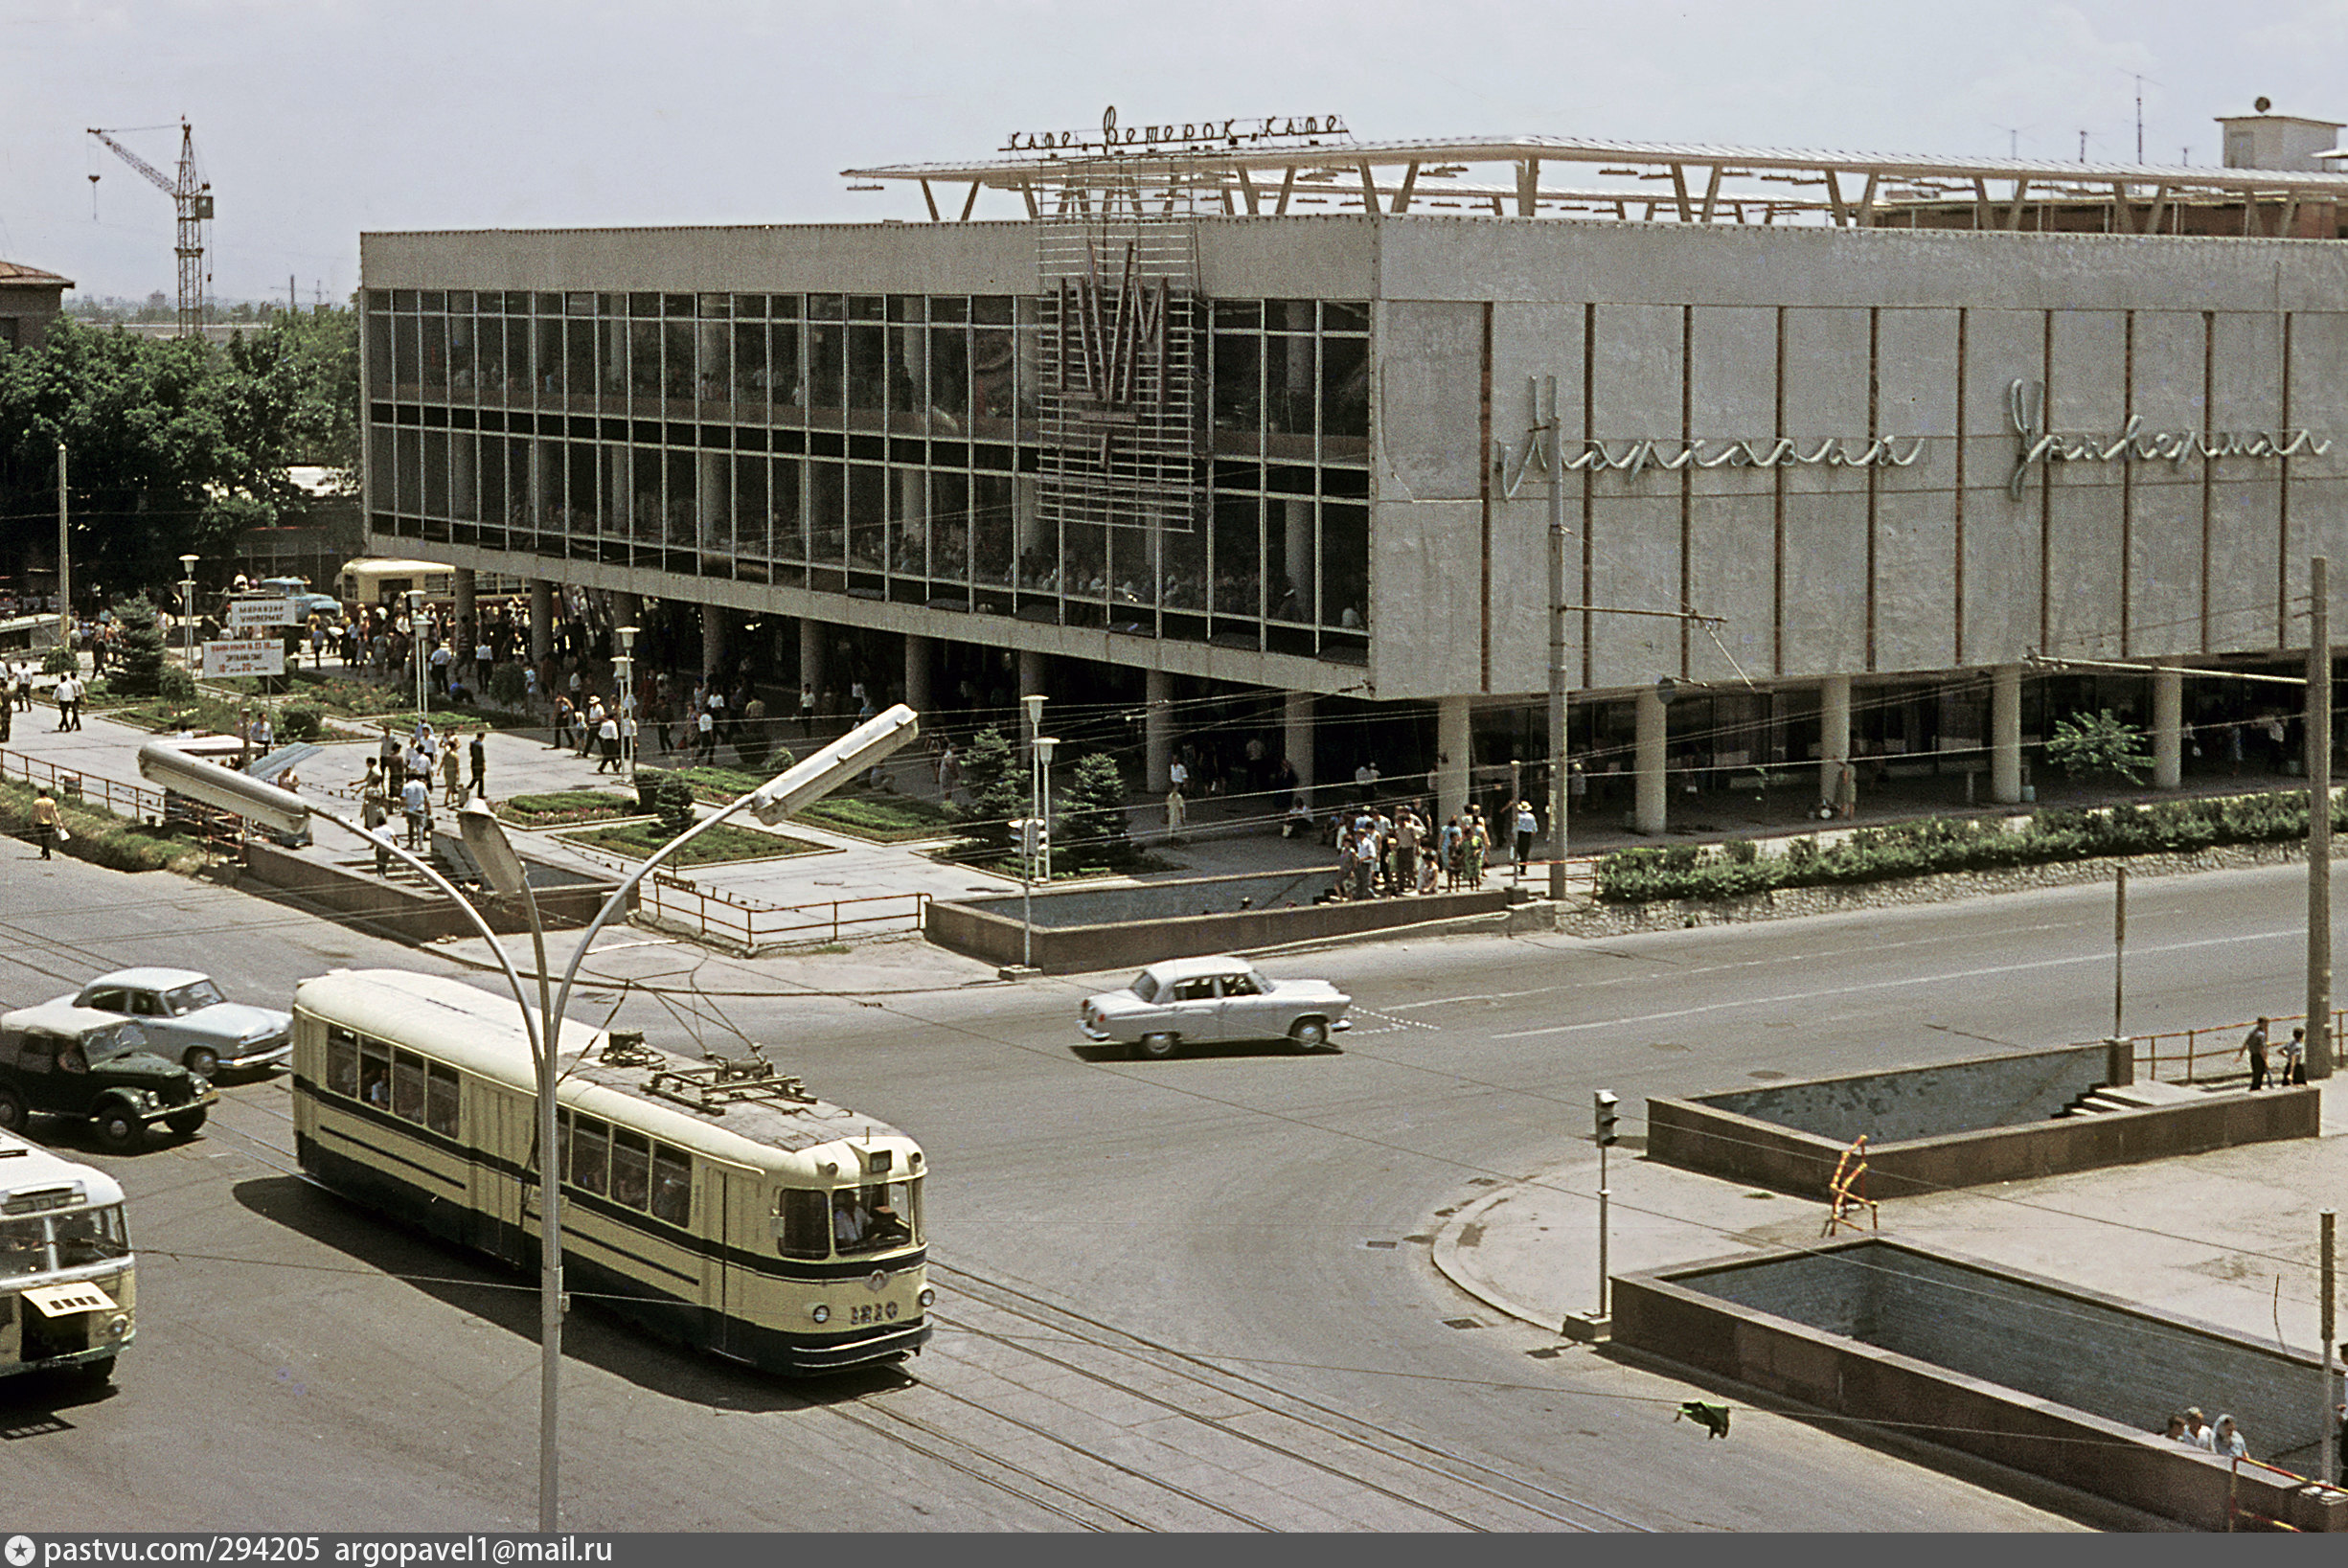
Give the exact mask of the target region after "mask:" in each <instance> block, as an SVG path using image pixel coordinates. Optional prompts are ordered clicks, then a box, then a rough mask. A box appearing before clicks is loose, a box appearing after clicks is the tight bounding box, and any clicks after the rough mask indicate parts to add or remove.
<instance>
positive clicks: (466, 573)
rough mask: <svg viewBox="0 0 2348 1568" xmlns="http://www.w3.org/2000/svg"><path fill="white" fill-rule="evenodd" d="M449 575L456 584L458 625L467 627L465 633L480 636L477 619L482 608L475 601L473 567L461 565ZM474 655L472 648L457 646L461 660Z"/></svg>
mask: <svg viewBox="0 0 2348 1568" xmlns="http://www.w3.org/2000/svg"><path fill="white" fill-rule="evenodd" d="M448 576H449V579H450V580H451V581H452V582H453V583H454V584H455V587H456V591H457V625H460V626H462V627H464V628H465V634H466V635H467V636H468V637H478V636H480V634H481V623H480V621H479V620H478V619H476V617H477V616H478V615H479V614H480V610H479V608H478V606H477V604H476V602H475V598H474V593H473V569H472V568H471V567H469V566H459V567H456V568H454V569H453V570H451V571H450V572H449V574H448ZM451 646H452V647H453V646H454V644H453V643H452V644H451ZM472 656H473V650H472V649H471V648H457V658H458V659H459V660H468V659H470V658H471V657H472Z"/></svg>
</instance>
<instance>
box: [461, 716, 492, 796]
mask: <svg viewBox="0 0 2348 1568" xmlns="http://www.w3.org/2000/svg"><path fill="white" fill-rule="evenodd" d="M466 749H467V753H468V754H469V756H470V759H471V761H472V764H473V793H474V794H475V795H478V796H480V797H481V798H482V799H483V800H485V801H486V800H488V799H489V798H490V748H489V743H488V741H487V740H486V739H484V737H483V734H482V732H481V731H479V730H475V731H474V732H473V740H472V744H471V745H470V746H468V747H467V748H466Z"/></svg>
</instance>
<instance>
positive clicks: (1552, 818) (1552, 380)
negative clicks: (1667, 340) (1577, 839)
mask: <svg viewBox="0 0 2348 1568" xmlns="http://www.w3.org/2000/svg"><path fill="white" fill-rule="evenodd" d="M1543 381H1544V383H1545V390H1546V392H1547V393H1548V398H1549V898H1550V901H1551V902H1553V903H1556V904H1558V905H1560V906H1562V905H1563V903H1564V901H1565V802H1566V783H1567V781H1566V776H1565V775H1566V769H1567V765H1568V764H1567V761H1566V748H1565V420H1564V418H1563V416H1562V415H1561V414H1560V413H1559V412H1558V404H1557V377H1556V376H1554V375H1551V376H1545V377H1543Z"/></svg>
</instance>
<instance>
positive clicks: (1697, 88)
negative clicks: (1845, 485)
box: [0, 0, 2348, 300]
mask: <svg viewBox="0 0 2348 1568" xmlns="http://www.w3.org/2000/svg"><path fill="white" fill-rule="evenodd" d="M0 51H5V54H6V56H7V58H6V59H5V61H4V62H0V72H4V73H5V75H4V76H0V80H6V81H7V82H8V84H9V86H8V89H7V91H6V92H5V93H0V258H5V259H7V260H10V261H22V262H26V263H29V264H31V265H34V266H38V267H44V268H46V269H48V270H50V271H52V272H60V273H63V274H65V275H66V276H68V277H70V278H72V279H74V280H75V281H76V283H77V284H79V286H80V290H81V291H83V292H87V293H92V294H120V295H129V296H141V295H145V294H146V293H148V291H149V290H152V289H163V290H165V291H166V292H170V291H171V289H172V288H173V287H174V286H175V284H174V281H173V273H172V261H171V243H172V224H171V198H170V197H169V196H168V195H167V194H166V193H163V192H161V191H158V190H156V189H155V188H154V187H152V186H150V185H148V183H147V182H146V181H145V180H143V179H141V178H140V177H139V176H138V175H137V174H136V173H134V172H133V171H132V170H130V169H128V168H127V167H126V166H125V165H124V164H122V163H121V162H119V161H118V160H117V159H115V158H114V156H113V155H112V154H111V153H108V152H106V151H105V150H104V149H103V148H99V147H98V146H97V145H96V143H95V142H93V141H92V140H91V139H90V138H89V137H88V136H86V135H85V134H83V131H84V127H86V126H90V125H103V126H107V127H115V126H157V125H168V123H171V122H175V121H176V120H177V119H178V118H179V117H180V116H182V115H185V116H186V117H187V118H189V119H190V120H192V121H193V122H194V125H195V137H196V148H197V151H198V154H199V156H200V158H201V160H202V163H203V167H204V170H205V172H206V174H207V175H208V176H209V177H210V178H211V180H212V182H213V188H214V193H215V194H216V196H217V202H218V219H217V222H216V224H215V226H214V229H213V249H214V256H213V261H212V271H213V284H212V289H213V292H214V293H215V294H216V295H217V296H220V297H223V298H229V299H239V298H258V297H264V296H271V295H274V296H276V297H278V298H283V297H284V294H285V283H286V278H287V276H288V275H289V274H290V275H292V276H294V277H296V278H298V279H299V280H300V286H301V290H302V295H303V298H304V299H305V300H308V298H309V296H310V292H311V289H312V287H313V286H314V285H317V284H323V285H324V287H325V289H326V292H327V294H328V296H329V297H330V298H340V297H343V296H345V295H347V294H348V293H349V291H350V290H351V288H352V287H353V284H354V283H355V281H356V272H357V261H358V238H357V237H358V235H359V233H360V232H361V231H362V230H371V229H433V228H474V227H516V228H536V227H569V226H604V225H646V224H663V223H680V222H693V223H767V222H794V221H808V220H826V219H842V218H847V219H858V218H861V219H877V218H880V217H904V218H912V217H916V216H921V211H922V209H921V200H920V196H919V194H918V193H917V192H915V191H914V190H913V188H911V187H906V188H904V189H902V190H898V189H892V190H890V191H888V192H885V193H870V194H867V193H850V192H847V191H845V190H844V189H843V185H844V183H845V182H843V181H842V180H841V179H840V178H839V177H838V171H839V170H842V169H844V168H849V167H852V166H855V165H860V164H873V163H891V162H914V161H922V160H927V159H945V158H965V157H971V156H978V155H984V154H986V153H988V152H989V151H990V150H991V149H992V148H995V147H996V146H998V145H999V144H1000V143H1001V142H1002V140H1003V138H1004V135H1005V133H1006V132H1008V131H1010V130H1012V129H1013V128H1014V127H1016V128H1030V129H1044V128H1062V127H1065V128H1077V127H1083V126H1087V125H1090V126H1098V125H1099V124H1100V119H1101V110H1102V108H1103V106H1104V105H1105V104H1109V103H1114V104H1116V105H1117V107H1118V111H1119V118H1120V119H1121V120H1122V121H1123V122H1125V123H1127V124H1136V123H1144V122H1148V121H1153V120H1167V119H1173V120H1181V119H1203V118H1205V117H1207V116H1209V115H1213V116H1216V117H1222V116H1254V115H1262V114H1270V113H1279V114H1290V113H1293V114H1309V113H1310V114H1323V113H1336V114H1341V115H1343V116H1344V117H1345V119H1346V122H1347V124H1348V125H1349V127H1350V128H1351V129H1352V130H1353V132H1354V134H1355V135H1356V137H1359V138H1361V139H1364V140H1382V139H1385V138H1389V137H1408V136H1465V135H1476V134H1496V133H1524V134H1543V135H1562V136H1596V137H1624V138H1670V139H1674V140H1688V141H1710V142H1730V143H1736V144H1740V145H1744V146H1762V147H1813V148H1814V147H1823V148H1846V149H1854V150H1863V151H1881V152H1926V153H1945V154H1973V155H1984V156H1986V155H2002V154H2003V153H2005V152H2006V150H2007V148H2008V147H2009V146H2010V145H2011V146H2017V147H2018V149H2019V150H2020V151H2021V153H2022V154H2023V155H2024V156H2038V157H2057V158H2073V157H2076V156H2077V155H2078V151H2079V133H2080V131H2082V130H2085V131H2086V132H2087V135H2088V142H2087V147H2088V152H2089V155H2090V156H2091V157H2096V158H2103V159H2128V158H2131V157H2132V156H2133V154H2134V151H2135V108H2134V103H2133V102H2132V101H2133V97H2134V94H2135V91H2136V84H2135V82H2134V80H2132V79H2131V74H2132V73H2142V75H2143V76H2144V78H2145V80H2144V86H2143V92H2144V137H2145V151H2146V155H2147V157H2148V159H2149V160H2151V161H2154V162H2160V163H2171V162H2175V161H2177V158H2178V157H2179V155H2180V151H2181V149H2183V148H2188V147H2189V148H2191V149H2192V160H2193V161H2194V162H2196V163H2202V162H2216V161H2218V147H2219V143H2218V133H2217V129H2216V127H2215V126H2214V125H2212V124H2211V117H2212V116H2214V115H2218V114H2246V113H2248V112H2250V104H2251V101H2252V100H2253V99H2255V98H2257V97H2259V96H2261V95H2264V96H2267V97H2268V98H2271V99H2273V100H2274V104H2275V108H2276V110H2277V112H2282V113H2298V114H2305V115H2311V116H2315V117H2319V118H2321V117H2327V116H2330V115H2333V114H2337V115H2339V116H2340V117H2341V118H2342V119H2343V120H2348V78H2343V75H2342V73H2341V70H2340V64H2341V62H2342V61H2343V60H2344V59H2348V0H2237V3H2233V4H2216V3H2212V0H2079V3H2074V4H2054V5H2049V4H2044V3H2042V0H1972V3H1966V0H1949V3H1942V4H1917V3H1909V0H1738V3H1717V0H1707V3H1700V4H1693V5H1660V4H1648V5H1641V4H1630V3H1622V0H1556V3H1553V4H1545V5H1544V4H1535V3H1527V0H1452V3H1448V4H1434V3H1420V0H1354V3H1350V4H1297V3H1291V0H1243V3H1242V0H1188V3H1186V0H1146V3H1133V0H1128V3H1126V4H1105V3H1100V0H1094V3H1089V4H1083V5H1074V4H1062V3H1058V0H954V3H939V0H904V3H894V4H893V3H889V0H861V3H855V4H832V3H828V0H824V3H814V0H809V3H778V0H662V3H647V0H635V3H631V4H628V5H625V6H623V5H616V4H607V3H604V0H563V3H560V4H556V3H551V0H549V3H536V0H464V3H461V4H460V3H451V0H397V3H394V0H136V3H101V0H0ZM124 140H125V141H126V142H127V143H129V144H130V145H131V146H132V147H133V148H136V149H137V150H138V151H139V152H140V153H141V154H142V155H143V156H145V157H146V158H147V159H148V162H150V163H153V164H155V165H157V166H159V167H163V168H165V169H166V171H167V172H168V171H169V170H170V166H171V164H172V162H173V160H174V159H175V158H176V156H177V151H178V136H177V133H176V130H175V128H163V129H151V130H144V131H136V132H131V133H129V134H126V135H125V137H124ZM93 171H95V172H97V173H99V174H101V175H103V180H102V181H101V183H100V184H99V186H98V188H97V192H96V195H97V216H96V217H95V218H93V217H92V216H91V196H92V191H91V186H90V182H89V179H88V175H89V174H90V173H92V172H93ZM995 210H996V211H998V212H1001V213H1002V214H1003V215H1004V216H1009V212H1010V209H1009V208H1008V207H1005V208H1000V209H995ZM988 211H989V209H988V207H987V206H986V205H985V203H984V202H983V201H982V205H981V208H980V212H981V216H984V215H985V214H986V213H987V212H988Z"/></svg>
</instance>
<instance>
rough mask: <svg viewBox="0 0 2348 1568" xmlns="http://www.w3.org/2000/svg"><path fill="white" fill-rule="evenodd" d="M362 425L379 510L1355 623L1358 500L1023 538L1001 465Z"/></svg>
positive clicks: (1218, 508)
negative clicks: (966, 467) (1177, 524)
mask: <svg viewBox="0 0 2348 1568" xmlns="http://www.w3.org/2000/svg"><path fill="white" fill-rule="evenodd" d="M373 439H374V443H375V449H374V453H373V459H374V461H373V463H372V464H371V466H370V474H371V479H372V482H373V486H374V490H373V495H372V498H371V502H370V505H371V508H372V510H374V511H378V512H400V513H406V514H408V515H413V516H419V517H431V518H446V519H449V520H452V521H455V522H471V523H488V524H490V525H493V526H502V527H506V528H512V529H519V530H522V531H524V532H531V533H537V532H544V533H553V534H564V535H567V536H570V537H573V538H579V539H586V540H595V539H631V540H634V541H636V542H638V543H641V544H644V545H648V546H652V547H658V548H664V549H673V550H679V551H695V552H698V553H701V554H704V555H709V556H715V557H728V558H733V557H740V558H746V559H751V560H758V561H784V562H796V563H808V564H812V565H816V566H823V567H831V568H834V569H837V570H841V571H845V572H847V573H850V574H859V573H861V574H870V575H871V576H872V577H873V578H874V579H875V580H876V584H877V582H878V579H879V578H880V577H881V576H883V575H886V576H888V577H890V578H904V579H922V580H923V581H924V582H926V583H929V584H932V585H934V587H935V588H937V589H943V588H946V587H947V586H950V587H953V588H957V589H963V590H968V589H969V588H970V587H973V586H975V587H980V588H997V587H999V588H1010V589H1016V590H1018V591H1020V592H1021V593H1032V594H1036V595H1040V596H1051V597H1060V598H1066V599H1075V600H1085V601H1092V602H1102V603H1107V604H1113V605H1125V606H1133V607H1139V608H1143V609H1151V608H1163V609H1166V610H1169V611H1194V612H1199V613H1206V614H1214V615H1238V616H1242V617H1249V618H1256V617H1267V618H1269V619H1272V620H1276V621H1288V622H1298V623H1312V622H1315V621H1317V622H1319V623H1320V624H1322V625H1329V626H1334V627H1341V628H1344V629H1349V630H1350V629H1360V628H1363V627H1365V626H1366V625H1367V616H1368V578H1369V510H1368V508H1367V506H1366V505H1363V504H1360V503H1351V502H1336V501H1316V500H1315V499H1314V498H1312V497H1310V496H1285V495H1275V496H1269V497H1258V496H1255V495H1219V496H1218V497H1217V499H1216V501H1215V504H1214V506H1213V508H1212V511H1211V515H1210V517H1209V518H1208V519H1206V520H1203V521H1202V522H1201V524H1200V526H1199V527H1198V528H1197V529H1195V530H1148V529H1136V528H1111V527H1105V526H1103V525H1100V524H1092V523H1070V524H1068V525H1067V527H1066V528H1065V530H1064V532H1063V534H1062V535H1061V536H1060V538H1059V539H1058V540H1057V541H1053V540H1049V539H1047V538H1045V537H1043V536H1042V535H1041V534H1039V533H1038V532H1037V531H1036V530H1035V529H1033V528H1030V529H1028V530H1026V531H1025V534H1026V536H1025V538H1024V539H1022V538H1021V534H1022V530H1021V528H1020V525H1019V520H1018V516H1017V507H1016V494H1017V490H1016V487H1015V483H1014V480H1013V479H1012V478H1011V476H1009V475H998V474H983V473H982V474H976V475H965V474H961V473H951V472H942V471H935V470H924V469H920V468H907V467H895V466H881V465H878V464H848V463H832V462H825V461H821V460H814V459H799V458H767V457H753V456H746V455H741V454H728V453H723V452H708V451H692V450H677V449H668V450H662V449H658V448H652V447H642V446H622V445H594V444H589V443H580V442H553V441H534V440H533V439H531V438H529V437H521V436H514V437H506V438H499V437H496V436H475V435H473V434H471V433H469V432H465V431H441V430H418V429H414V428H409V427H399V428H397V429H395V428H391V427H386V426H382V425H376V426H375V427H374V430H373ZM851 580H853V579H851ZM935 596H936V595H935V593H934V592H933V591H932V590H931V589H926V588H925V589H923V590H921V591H920V592H918V593H916V594H913V595H911V596H909V597H913V598H917V599H925V598H929V597H935ZM891 597H896V595H894V594H892V595H891Z"/></svg>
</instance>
